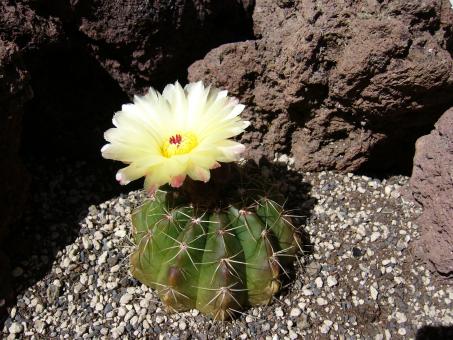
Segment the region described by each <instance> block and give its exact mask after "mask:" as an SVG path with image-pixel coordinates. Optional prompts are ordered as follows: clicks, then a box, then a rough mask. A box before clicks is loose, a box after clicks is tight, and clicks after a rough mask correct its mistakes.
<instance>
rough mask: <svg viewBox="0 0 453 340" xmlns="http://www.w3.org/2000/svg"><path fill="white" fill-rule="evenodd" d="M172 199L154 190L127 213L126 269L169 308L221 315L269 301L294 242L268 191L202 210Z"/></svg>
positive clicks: (296, 241) (295, 235) (291, 256)
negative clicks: (129, 245)
mask: <svg viewBox="0 0 453 340" xmlns="http://www.w3.org/2000/svg"><path fill="white" fill-rule="evenodd" d="M176 201H177V200H175V199H173V198H172V193H170V192H165V191H158V192H157V194H156V195H155V197H154V199H152V200H149V201H147V202H146V203H145V204H144V205H142V206H141V207H140V208H138V209H136V210H135V211H134V213H133V214H132V224H133V235H134V241H135V243H136V245H137V249H136V251H135V252H134V254H133V255H132V257H131V266H132V274H133V275H134V276H135V277H136V278H137V279H138V280H139V281H141V282H142V283H144V284H145V285H148V286H150V287H152V288H155V289H156V290H157V292H158V295H159V296H160V298H161V300H162V301H163V303H164V304H165V305H166V306H168V307H169V308H170V309H172V310H174V311H185V310H188V309H191V308H196V309H198V310H200V311H201V312H203V313H205V314H208V315H211V316H213V318H214V319H217V320H227V319H231V318H233V316H234V315H235V314H236V313H237V312H239V311H240V310H242V309H243V308H244V307H246V306H253V305H263V304H268V303H269V302H270V301H271V299H272V297H273V295H274V294H275V293H277V292H278V291H279V289H280V286H281V280H282V275H288V271H289V270H290V266H291V264H292V262H293V261H294V259H295V257H296V255H297V251H298V249H299V244H300V239H299V236H298V232H297V230H296V229H295V227H294V226H293V225H292V222H291V218H290V217H289V216H287V215H285V212H284V211H283V208H282V207H281V206H280V205H279V204H277V203H276V202H275V201H273V200H271V199H269V198H266V197H259V198H256V199H255V200H254V202H253V204H249V205H247V206H246V208H243V207H240V206H238V205H236V204H230V205H227V206H225V207H223V208H214V209H208V210H200V209H199V208H197V207H196V206H194V205H190V206H188V205H180V204H178V203H177V202H176Z"/></svg>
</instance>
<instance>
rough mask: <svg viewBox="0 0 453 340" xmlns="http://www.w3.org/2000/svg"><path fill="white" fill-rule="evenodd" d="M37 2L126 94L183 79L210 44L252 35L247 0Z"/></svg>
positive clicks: (250, 7) (249, 4)
mask: <svg viewBox="0 0 453 340" xmlns="http://www.w3.org/2000/svg"><path fill="white" fill-rule="evenodd" d="M42 2H43V3H44V4H43V8H45V9H46V10H47V11H50V12H51V13H53V14H55V15H57V16H59V17H60V18H61V20H62V21H63V22H64V23H65V24H66V25H67V26H69V27H72V29H73V30H76V31H77V32H78V38H80V39H81V40H82V41H83V42H84V44H85V45H86V47H87V48H88V49H89V50H90V53H91V55H93V56H94V57H95V58H96V59H97V60H98V61H99V62H100V63H101V64H102V66H103V67H104V68H105V69H106V70H107V71H108V72H109V73H110V75H111V76H112V77H113V78H114V79H115V80H116V81H117V82H118V83H119V84H120V86H121V87H122V89H123V90H124V91H125V92H127V93H128V94H129V95H134V94H137V93H142V92H143V91H144V90H146V89H147V88H148V87H149V86H150V85H153V86H158V87H161V86H163V85H165V84H166V83H168V82H174V81H175V80H176V79H175V78H176V77H178V76H179V77H181V75H182V76H183V77H182V78H180V79H179V80H180V81H184V80H185V77H186V72H187V71H186V70H187V67H188V66H189V65H190V64H191V63H192V62H193V61H195V60H196V59H199V58H201V57H202V56H203V55H204V54H206V53H207V52H208V51H209V50H210V49H211V48H213V47H216V46H218V45H220V44H222V43H226V42H231V41H238V40H243V39H246V38H250V37H251V36H252V35H251V32H252V24H251V11H252V8H253V6H252V5H253V1H251V0H240V1H228V0H221V1H215V0H191V1H188V0H169V1H156V0H153V1H143V0H116V1H105V0H93V1H90V2H86V1H67V0H66V1H62V2H51V1H42Z"/></svg>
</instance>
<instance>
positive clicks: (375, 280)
mask: <svg viewBox="0 0 453 340" xmlns="http://www.w3.org/2000/svg"><path fill="white" fill-rule="evenodd" d="M280 159H281V157H280ZM283 159H284V160H285V161H286V162H287V164H292V163H293V162H292V161H291V159H290V158H288V157H286V158H283ZM287 164H283V166H280V167H275V168H274V167H273V168H272V169H271V171H274V172H276V173H280V175H281V178H284V179H285V181H284V182H282V184H281V187H282V190H283V191H284V192H286V193H287V194H288V197H289V200H288V204H289V206H290V207H297V208H299V209H300V210H301V211H303V212H305V213H304V215H306V216H305V217H301V218H298V222H300V224H301V225H302V228H303V230H304V232H305V233H306V234H307V242H306V245H305V249H304V250H305V253H304V254H303V256H302V257H301V258H300V260H299V261H298V262H297V263H295V265H294V273H295V275H294V278H293V279H291V280H289V282H288V284H287V285H286V286H285V287H284V289H283V292H282V293H281V294H280V295H279V296H278V297H276V298H275V300H274V301H273V302H272V303H271V304H270V305H269V306H261V307H255V308H251V309H249V310H246V311H244V314H243V315H240V317H239V318H238V319H237V320H235V321H233V322H225V323H222V322H213V321H212V320H210V319H209V318H207V317H205V316H204V315H202V314H200V313H199V312H198V311H197V310H191V311H188V312H185V313H177V314H170V313H168V312H167V311H165V308H164V307H163V306H162V304H161V303H160V301H159V299H158V298H157V296H156V294H155V292H154V291H153V290H152V289H149V288H147V287H146V286H144V285H141V284H140V283H139V282H137V281H136V280H135V279H134V278H132V276H131V275H130V273H129V272H128V257H129V255H130V254H131V252H132V251H133V249H134V247H133V244H132V242H131V235H130V222H129V221H130V213H131V210H132V209H133V208H134V207H136V206H138V205H139V204H140V203H141V202H142V201H143V199H144V196H143V193H142V192H141V191H133V192H130V193H129V194H127V195H120V196H117V197H114V198H112V199H110V200H107V201H105V202H103V203H100V204H98V205H91V206H89V207H88V208H87V209H86V211H85V214H84V216H82V218H81V219H80V222H79V225H78V227H77V230H76V234H75V235H74V238H72V239H70V240H67V243H66V246H65V247H63V248H62V249H60V250H59V251H56V252H55V254H53V256H48V257H47V260H48V261H49V270H47V272H46V273H45V275H44V276H41V277H40V278H39V277H38V278H37V279H34V278H33V277H29V275H27V272H28V271H30V268H31V267H32V266H34V265H36V263H38V262H39V263H40V262H42V261H45V260H46V258H41V256H47V255H43V254H42V253H38V252H37V253H36V254H35V257H33V256H32V257H31V260H29V261H23V262H22V263H21V264H20V268H19V269H18V268H15V269H14V272H13V274H14V275H15V277H16V278H17V280H20V279H22V280H23V279H24V276H25V277H26V278H27V279H29V281H27V282H30V284H28V285H27V286H25V287H24V289H23V290H22V292H21V293H20V294H19V295H18V296H17V301H16V303H15V304H14V305H10V306H9V307H8V311H9V317H8V318H7V320H6V321H5V322H4V324H3V330H2V333H0V337H1V336H2V335H3V337H4V338H6V339H16V338H17V339H18V338H32V339H42V338H60V339H83V338H99V339H118V338H121V339H123V338H129V339H139V338H160V339H188V338H195V339H211V338H212V339H218V338H231V339H249V338H250V339H251V338H256V339H266V340H267V339H297V338H309V339H318V338H338V337H344V338H347V339H364V338H365V339H369V338H372V339H390V337H391V338H392V339H411V338H415V335H416V333H417V331H418V330H419V329H420V328H421V327H423V326H425V325H434V326H436V325H444V326H452V325H453V309H452V308H451V306H452V303H453V287H452V286H451V285H450V286H449V285H448V282H446V281H442V280H440V279H438V278H437V277H434V276H432V275H431V273H430V272H429V271H428V269H427V268H426V267H425V266H424V265H423V264H422V263H420V262H418V260H417V259H415V258H414V257H413V255H412V254H413V251H412V242H413V241H414V240H416V239H417V238H418V237H419V227H418V226H417V225H416V224H414V223H413V221H414V220H415V218H416V217H417V216H418V215H419V214H420V210H419V208H417V207H416V206H415V205H414V204H413V203H411V202H406V201H404V199H403V198H402V197H401V195H400V189H401V188H402V187H404V186H405V185H406V184H407V180H408V179H407V178H406V177H403V176H396V177H391V178H388V179H385V180H379V179H375V178H369V177H366V176H356V175H353V174H338V173H334V172H320V173H303V174H298V173H296V172H294V171H292V170H291V169H290V167H289V166H288V168H287ZM81 166H84V165H81ZM85 166H86V167H89V165H88V164H87V165H85ZM269 170H270V169H264V170H263V173H265V174H266V173H268V172H269ZM62 171H63V170H62ZM43 190H44V191H45V189H43ZM47 190H48V192H49V193H50V192H52V193H53V194H55V195H57V196H58V194H59V193H58V192H56V193H55V186H52V185H51V182H50V181H49V186H48V188H47ZM75 190H76V189H75ZM44 191H43V192H41V193H39V195H41V196H40V197H44V198H45V197H46V196H45V192H44ZM81 199H82V198H81ZM39 204H41V205H42V207H45V205H46V204H47V203H46V202H45V199H44V200H42V202H40V203H39ZM73 204H74V206H77V205H78V204H79V202H78V200H77V199H75V200H74V202H73ZM43 209H44V208H43ZM45 209H47V210H45V211H51V209H52V207H46V208H45ZM36 211H39V209H37V210H36ZM36 211H35V212H34V213H33V214H36V213H37V212H36ZM27 221H29V223H32V221H33V215H31V216H29V218H28V219H27ZM60 223H64V221H60ZM34 227H36V228H39V227H40V226H39V225H38V226H34ZM52 232H54V233H56V235H54V238H52V237H51V236H52V234H50V235H49V237H47V238H46V237H42V238H41V241H40V242H41V243H40V245H41V247H43V245H44V246H45V245H46V244H47V243H48V245H49V248H51V249H55V242H57V241H58V237H59V236H58V225H57V226H55V228H54V229H53V231H52ZM46 242H47V243H46ZM52 244H53V246H52ZM50 266H51V267H50ZM1 334H2V335H1Z"/></svg>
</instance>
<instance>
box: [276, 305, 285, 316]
mask: <svg viewBox="0 0 453 340" xmlns="http://www.w3.org/2000/svg"><path fill="white" fill-rule="evenodd" d="M275 315H277V316H278V317H282V316H283V315H284V313H283V311H282V309H281V308H280V307H277V308H275Z"/></svg>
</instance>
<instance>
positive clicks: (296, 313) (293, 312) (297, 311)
mask: <svg viewBox="0 0 453 340" xmlns="http://www.w3.org/2000/svg"><path fill="white" fill-rule="evenodd" d="M300 313H301V311H300V309H299V308H297V307H295V308H292V309H291V311H290V312H289V315H291V316H293V317H297V316H299V315H300Z"/></svg>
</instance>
